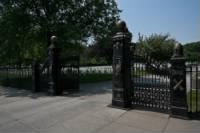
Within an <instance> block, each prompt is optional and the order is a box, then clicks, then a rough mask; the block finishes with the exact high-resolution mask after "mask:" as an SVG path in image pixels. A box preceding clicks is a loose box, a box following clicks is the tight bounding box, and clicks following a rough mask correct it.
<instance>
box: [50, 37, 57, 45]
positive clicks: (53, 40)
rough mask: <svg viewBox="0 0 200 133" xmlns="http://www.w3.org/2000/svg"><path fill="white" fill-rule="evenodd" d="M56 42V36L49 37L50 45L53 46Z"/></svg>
mask: <svg viewBox="0 0 200 133" xmlns="http://www.w3.org/2000/svg"><path fill="white" fill-rule="evenodd" d="M56 41H57V37H56V36H51V43H52V44H55V42H56Z"/></svg>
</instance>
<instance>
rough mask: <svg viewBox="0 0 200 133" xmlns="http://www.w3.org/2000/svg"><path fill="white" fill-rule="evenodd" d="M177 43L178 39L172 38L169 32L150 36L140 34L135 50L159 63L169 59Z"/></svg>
mask: <svg viewBox="0 0 200 133" xmlns="http://www.w3.org/2000/svg"><path fill="white" fill-rule="evenodd" d="M175 43H176V40H175V39H173V38H170V36H169V35H168V34H166V35H162V34H152V35H150V36H149V37H144V36H143V35H140V34H139V40H138V42H137V43H136V51H135V52H136V54H139V55H141V56H144V57H145V58H146V59H149V60H154V61H156V62H157V63H158V65H159V64H160V63H162V62H167V61H169V59H170V58H171V56H172V54H173V48H174V45H175Z"/></svg>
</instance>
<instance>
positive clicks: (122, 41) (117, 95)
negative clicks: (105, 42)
mask: <svg viewBox="0 0 200 133" xmlns="http://www.w3.org/2000/svg"><path fill="white" fill-rule="evenodd" d="M116 28H117V33H116V34H115V35H114V37H113V94H112V106H114V107H119V108H130V107H131V99H130V98H131V92H130V89H131V87H130V86H131V77H130V76H131V71H130V70H131V69H130V42H131V38H132V35H131V33H130V32H129V31H128V29H127V27H126V23H125V22H124V21H119V22H118V23H117V26H116Z"/></svg>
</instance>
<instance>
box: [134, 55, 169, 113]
mask: <svg viewBox="0 0 200 133" xmlns="http://www.w3.org/2000/svg"><path fill="white" fill-rule="evenodd" d="M131 80H132V91H131V92H132V104H133V106H134V107H136V108H137V107H139V108H141V107H142V108H149V109H156V110H160V111H168V110H169V109H170V73H169V69H168V67H167V64H166V65H159V67H158V66H156V64H155V63H152V62H150V61H148V60H147V59H145V58H143V57H141V56H138V55H134V56H133V57H132V59H131Z"/></svg>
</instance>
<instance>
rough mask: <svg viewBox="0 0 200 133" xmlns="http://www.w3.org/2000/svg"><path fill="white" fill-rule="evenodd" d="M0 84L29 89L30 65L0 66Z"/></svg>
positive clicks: (30, 79)
mask: <svg viewBox="0 0 200 133" xmlns="http://www.w3.org/2000/svg"><path fill="white" fill-rule="evenodd" d="M0 84H1V85H3V86H9V87H15V88H23V89H31V88H32V65H7V66H0Z"/></svg>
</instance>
